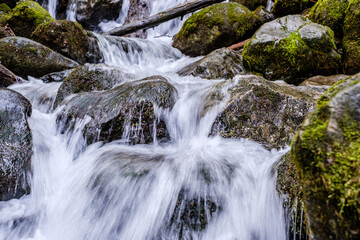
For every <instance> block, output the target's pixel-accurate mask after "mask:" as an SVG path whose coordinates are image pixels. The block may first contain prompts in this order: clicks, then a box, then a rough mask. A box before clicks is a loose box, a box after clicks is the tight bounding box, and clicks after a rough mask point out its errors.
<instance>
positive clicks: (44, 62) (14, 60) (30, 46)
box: [0, 37, 78, 77]
mask: <svg viewBox="0 0 360 240" xmlns="http://www.w3.org/2000/svg"><path fill="white" fill-rule="evenodd" d="M0 61H1V63H2V64H3V65H4V66H5V67H7V68H8V69H10V70H11V71H13V72H14V73H15V74H17V75H19V76H21V77H27V76H29V75H30V76H33V77H41V76H44V75H46V74H48V73H52V72H59V71H62V70H66V69H70V68H74V67H76V66H78V64H77V63H76V62H74V61H73V60H71V59H69V58H66V57H64V56H62V55H61V54H59V53H57V52H54V51H53V50H51V49H50V48H48V47H45V46H44V45H42V44H40V43H37V42H34V41H32V40H30V39H26V38H22V37H7V38H2V39H0Z"/></svg>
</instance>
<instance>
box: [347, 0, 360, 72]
mask: <svg viewBox="0 0 360 240" xmlns="http://www.w3.org/2000/svg"><path fill="white" fill-rule="evenodd" d="M359 8H360V1H359V0H352V1H350V3H349V6H348V8H347V10H346V15H345V20H344V27H343V30H344V38H343V47H344V55H343V68H344V71H345V73H346V74H355V73H358V72H359V71H360V40H359V36H360V12H359Z"/></svg>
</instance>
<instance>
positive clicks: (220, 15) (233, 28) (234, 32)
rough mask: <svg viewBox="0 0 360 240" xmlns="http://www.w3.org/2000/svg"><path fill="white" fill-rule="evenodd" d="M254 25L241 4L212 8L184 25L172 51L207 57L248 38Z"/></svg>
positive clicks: (199, 13) (254, 22) (253, 20)
mask: <svg viewBox="0 0 360 240" xmlns="http://www.w3.org/2000/svg"><path fill="white" fill-rule="evenodd" d="M258 24H260V20H259V18H258V17H257V16H256V15H255V14H254V13H253V12H251V11H250V10H249V9H247V8H246V7H244V6H243V5H241V4H238V3H233V2H231V3H219V4H215V5H212V6H210V7H207V8H204V9H203V10H201V11H199V12H197V13H194V14H193V15H192V16H191V17H189V18H188V19H187V20H186V21H185V23H184V25H183V26H182V28H181V30H180V32H179V33H178V34H176V35H175V37H174V42H173V47H175V48H178V49H180V51H181V52H183V53H185V54H186V55H189V56H200V55H204V54H208V53H210V52H211V51H213V50H215V49H217V48H221V47H227V46H230V45H231V44H234V43H237V42H240V41H241V40H244V39H246V38H248V37H250V36H251V34H253V32H254V31H255V30H256V27H257V25H258Z"/></svg>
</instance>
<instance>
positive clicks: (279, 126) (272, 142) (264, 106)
mask: <svg viewBox="0 0 360 240" xmlns="http://www.w3.org/2000/svg"><path fill="white" fill-rule="evenodd" d="M233 81H234V82H231V81H229V83H226V84H229V85H230V87H229V86H228V85H225V87H226V88H225V89H227V92H228V93H229V94H230V97H229V99H228V100H227V102H226V104H225V107H224V110H223V111H222V112H221V113H220V114H219V115H218V116H217V117H216V120H215V122H214V124H213V126H212V129H211V135H216V134H217V135H220V136H222V137H225V138H248V139H251V140H253V141H256V142H259V143H261V144H262V145H263V146H265V147H266V148H269V149H271V148H280V147H284V146H286V145H287V144H290V142H291V140H292V138H293V136H294V135H295V132H296V130H297V128H298V126H299V125H300V124H301V123H302V121H303V120H304V119H305V116H306V114H307V112H308V111H309V110H311V109H312V108H314V106H315V101H316V99H317V98H318V97H320V95H321V94H322V92H317V91H313V90H311V89H307V88H305V87H295V86H292V85H288V84H285V83H284V84H277V83H274V82H271V81H267V80H265V79H264V78H262V77H259V76H255V75H237V76H236V77H235V78H234V80H233ZM224 84H225V83H221V84H219V85H216V86H215V87H214V89H213V90H212V91H211V92H210V93H209V95H208V96H207V98H206V101H205V107H204V109H205V111H207V109H209V107H210V106H212V105H214V104H217V103H218V102H219V101H221V100H222V99H223V98H224V97H225V94H224V93H223V92H222V87H223V86H224Z"/></svg>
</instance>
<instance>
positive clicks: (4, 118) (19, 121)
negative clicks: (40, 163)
mask: <svg viewBox="0 0 360 240" xmlns="http://www.w3.org/2000/svg"><path fill="white" fill-rule="evenodd" d="M0 100H1V101H0V103H1V104H0V201H6V200H9V199H11V198H19V197H21V196H23V195H24V194H26V193H29V192H30V188H29V184H28V174H29V171H30V167H31V163H30V160H31V155H32V137H31V132H30V128H29V125H28V122H27V118H28V117H29V116H30V115H31V104H30V102H29V101H28V100H27V99H26V98H25V97H23V96H22V95H20V94H19V93H17V92H15V91H12V90H9V89H5V88H0Z"/></svg>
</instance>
